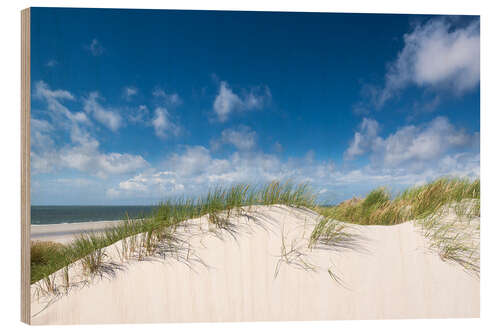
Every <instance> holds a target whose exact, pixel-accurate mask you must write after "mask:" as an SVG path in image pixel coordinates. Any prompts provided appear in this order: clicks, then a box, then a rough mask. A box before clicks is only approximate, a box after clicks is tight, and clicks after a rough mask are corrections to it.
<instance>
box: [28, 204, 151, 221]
mask: <svg viewBox="0 0 500 333" xmlns="http://www.w3.org/2000/svg"><path fill="white" fill-rule="evenodd" d="M154 207H155V206H149V205H147V206H146V205H145V206H141V205H128V206H125V205H110V206H105V205H60V206H59V205H32V206H31V224H32V225H43V224H63V223H81V222H99V221H119V220H122V219H124V217H125V216H127V215H128V216H129V217H130V218H138V217H141V216H144V215H148V214H150V213H151V212H152V211H153V209H154Z"/></svg>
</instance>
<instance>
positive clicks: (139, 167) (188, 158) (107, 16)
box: [31, 8, 480, 204]
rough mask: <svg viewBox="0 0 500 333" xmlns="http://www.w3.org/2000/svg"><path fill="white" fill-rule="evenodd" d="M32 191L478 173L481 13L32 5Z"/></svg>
mask: <svg viewBox="0 0 500 333" xmlns="http://www.w3.org/2000/svg"><path fill="white" fill-rule="evenodd" d="M31 32H32V36H31V43H32V58H31V61H32V63H31V80H32V88H31V90H32V123H31V133H32V136H31V140H32V141H31V148H32V153H31V169H32V190H31V191H32V194H31V195H32V203H33V204H150V203H155V202H158V201H159V200H162V199H165V198H167V197H171V196H180V195H184V196H185V195H187V196H189V195H197V194H200V193H203V192H205V191H206V190H207V189H208V188H210V187H211V186H215V185H217V184H219V185H220V184H231V183H238V182H252V183H262V182H267V181H271V180H274V179H293V180H294V181H295V182H309V183H310V184H311V186H312V187H313V188H314V189H315V190H316V191H317V192H318V193H319V195H320V199H321V200H323V201H325V202H326V201H328V202H339V201H341V200H344V199H346V198H349V197H351V196H353V195H364V194H365V193H366V192H367V191H369V190H371V189H372V188H374V187H377V186H387V187H388V188H390V189H391V190H392V191H398V190H401V189H402V188H404V187H406V186H409V185H413V184H419V183H422V182H426V181H429V180H432V179H435V178H436V177H440V176H444V175H451V176H460V177H478V176H479V115H480V109H479V107H480V94H479V89H480V87H479V86H480V84H479V81H480V80H479V35H480V32H479V17H476V16H453V17H446V16H422V15H369V14H324V13H322V14H319V13H265V12H216V11H164V10H162V11H160V10H154V11H153V10H151V11H150V10H102V9H99V10H97V9H54V8H34V9H33V11H32V27H31Z"/></svg>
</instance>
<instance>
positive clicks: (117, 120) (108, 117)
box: [83, 91, 122, 132]
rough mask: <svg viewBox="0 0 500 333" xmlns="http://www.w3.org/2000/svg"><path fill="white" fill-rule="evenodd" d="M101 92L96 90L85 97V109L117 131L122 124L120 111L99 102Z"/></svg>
mask: <svg viewBox="0 0 500 333" xmlns="http://www.w3.org/2000/svg"><path fill="white" fill-rule="evenodd" d="M99 99H100V96H99V93H98V92H96V91H94V92H91V93H90V94H89V96H88V97H87V98H84V99H83V110H84V111H85V112H86V113H87V114H91V115H92V116H93V117H94V118H95V119H96V120H97V121H98V122H100V123H101V124H103V125H104V126H106V127H107V128H109V129H110V130H112V131H113V132H116V131H117V130H118V129H119V128H120V127H121V126H122V117H121V116H120V114H119V113H118V111H116V110H113V109H107V108H105V107H103V106H102V105H101V104H100V103H99Z"/></svg>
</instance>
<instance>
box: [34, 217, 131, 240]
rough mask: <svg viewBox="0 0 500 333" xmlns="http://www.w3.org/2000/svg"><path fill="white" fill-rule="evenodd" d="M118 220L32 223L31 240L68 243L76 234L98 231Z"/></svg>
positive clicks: (114, 223)
mask: <svg viewBox="0 0 500 333" xmlns="http://www.w3.org/2000/svg"><path fill="white" fill-rule="evenodd" d="M120 222H121V221H98V222H78V223H60V224H40V225H33V224H32V225H31V240H32V241H53V242H59V243H68V242H70V241H71V240H72V239H73V238H74V237H75V236H76V235H78V234H81V233H85V232H100V231H103V230H106V228H109V227H112V226H114V225H116V224H118V223H120Z"/></svg>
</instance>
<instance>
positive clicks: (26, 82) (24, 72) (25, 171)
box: [21, 8, 31, 324]
mask: <svg viewBox="0 0 500 333" xmlns="http://www.w3.org/2000/svg"><path fill="white" fill-rule="evenodd" d="M30 14H31V10H30V8H26V9H23V10H22V11H21V321H22V322H24V323H26V324H30V319H31V297H30V296H31V295H30V293H31V292H30V285H31V283H30V281H31V278H30V276H31V272H30V224H31V216H30V215H31V209H30V207H31V205H30V106H31V100H30V86H31V83H30V68H31V66H30V63H31V61H30V60H31V59H30V53H31V51H30V22H31V21H30Z"/></svg>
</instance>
